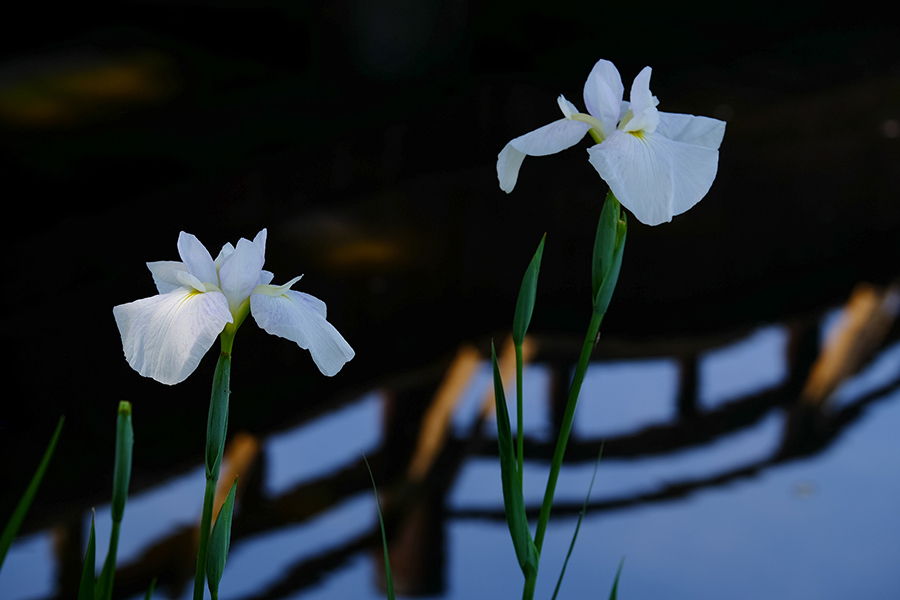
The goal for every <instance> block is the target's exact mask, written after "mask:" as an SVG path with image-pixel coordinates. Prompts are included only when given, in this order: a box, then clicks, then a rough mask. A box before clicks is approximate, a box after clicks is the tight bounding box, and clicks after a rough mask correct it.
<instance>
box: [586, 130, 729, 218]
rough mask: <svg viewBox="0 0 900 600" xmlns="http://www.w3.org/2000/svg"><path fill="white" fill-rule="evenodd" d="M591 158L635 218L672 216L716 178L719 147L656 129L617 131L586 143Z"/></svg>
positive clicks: (697, 200) (699, 196)
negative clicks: (680, 139) (688, 141)
mask: <svg viewBox="0 0 900 600" xmlns="http://www.w3.org/2000/svg"><path fill="white" fill-rule="evenodd" d="M588 153H589V155H590V161H591V164H592V165H594V168H595V169H597V172H598V173H600V177H602V178H603V179H604V180H605V181H606V183H608V184H609V188H610V189H611V190H612V192H613V193H614V194H615V195H616V198H618V199H619V202H621V203H622V205H623V206H625V207H626V208H627V209H629V210H630V211H631V212H632V213H634V216H635V217H637V219H638V220H639V221H641V222H642V223H645V224H647V225H659V224H660V223H665V222H667V221H671V220H672V217H673V216H674V215H678V214H681V213H683V212H684V211H686V210H687V209H689V208H691V207H692V206H694V205H695V204H696V203H697V202H699V201H700V200H701V198H703V196H705V195H706V192H708V191H709V188H710V186H711V185H712V182H713V180H714V179H715V178H716V169H717V168H718V161H719V152H718V151H717V150H713V149H711V148H706V147H703V146H697V145H693V144H685V143H683V142H676V141H672V140H669V139H667V138H665V137H663V136H662V135H660V134H659V133H641V134H638V135H635V134H631V133H626V132H622V131H616V132H615V133H614V134H613V135H611V136H610V137H608V138H607V139H606V140H605V141H604V142H603V143H602V144H597V145H596V146H593V147H591V148H588Z"/></svg>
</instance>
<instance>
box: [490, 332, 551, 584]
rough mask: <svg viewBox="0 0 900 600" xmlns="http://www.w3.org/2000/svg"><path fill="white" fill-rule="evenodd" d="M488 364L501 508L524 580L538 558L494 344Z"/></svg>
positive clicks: (531, 574)
mask: <svg viewBox="0 0 900 600" xmlns="http://www.w3.org/2000/svg"><path fill="white" fill-rule="evenodd" d="M491 361H492V363H493V366H494V403H495V404H496V406H497V445H498V446H499V449H500V479H501V482H502V484H503V505H504V508H505V511H506V522H507V524H508V525H509V534H510V537H512V542H513V547H515V550H516V558H517V559H518V561H519V567H520V568H521V569H522V573H524V574H525V577H526V579H527V578H529V577H534V576H536V575H537V570H538V562H539V560H540V556H539V554H538V551H537V547H536V546H535V545H534V541H533V540H532V539H531V531H530V530H529V529H528V517H527V516H526V515H525V499H524V497H523V495H522V484H521V483H520V482H519V476H518V472H517V469H516V455H515V452H514V451H513V441H512V431H511V430H510V426H509V411H508V410H507V408H506V395H505V394H504V393H503V381H502V380H501V379H500V368H499V367H498V366H497V353H496V351H495V350H494V344H493V343H491Z"/></svg>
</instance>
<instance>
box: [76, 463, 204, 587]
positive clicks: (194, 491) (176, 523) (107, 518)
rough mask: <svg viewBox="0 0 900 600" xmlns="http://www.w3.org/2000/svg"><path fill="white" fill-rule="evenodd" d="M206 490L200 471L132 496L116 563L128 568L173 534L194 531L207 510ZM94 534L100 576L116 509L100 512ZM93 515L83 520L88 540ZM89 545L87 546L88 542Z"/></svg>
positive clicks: (127, 509)
mask: <svg viewBox="0 0 900 600" xmlns="http://www.w3.org/2000/svg"><path fill="white" fill-rule="evenodd" d="M205 486H206V470H205V469H204V467H198V468H196V469H193V470H192V471H190V472H188V473H186V474H185V475H181V476H179V477H175V478H173V479H170V480H169V481H167V482H166V483H165V484H164V485H162V486H159V487H156V488H152V489H150V490H147V491H146V492H143V493H141V494H134V495H129V497H128V503H127V504H126V505H125V517H124V518H123V519H122V529H121V531H120V532H119V546H118V549H117V551H116V562H117V563H118V564H119V565H124V564H127V563H129V562H130V561H133V560H136V559H138V558H140V556H141V554H142V553H143V552H144V551H145V550H146V549H147V547H149V546H150V545H151V544H152V543H153V542H156V541H158V540H159V539H162V538H164V537H166V536H167V535H169V534H171V533H172V532H173V531H175V530H176V529H178V528H180V527H190V526H193V525H195V524H196V523H198V522H199V520H200V511H201V510H202V509H203V490H204V488H205ZM96 515H97V517H96V520H95V523H94V532H95V538H96V544H97V545H96V552H97V564H96V569H97V574H98V575H99V574H100V571H101V570H103V561H104V560H105V559H106V554H107V552H108V551H109V536H110V533H111V532H112V508H111V506H110V505H109V504H105V505H103V506H101V507H100V508H98V509H96ZM91 516H92V515H91V513H90V512H88V513H87V514H86V515H85V516H84V519H83V523H84V525H83V527H84V539H85V540H87V539H88V535H89V534H90V531H91ZM85 545H87V542H86V541H85Z"/></svg>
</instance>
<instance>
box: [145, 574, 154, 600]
mask: <svg viewBox="0 0 900 600" xmlns="http://www.w3.org/2000/svg"><path fill="white" fill-rule="evenodd" d="M155 589H156V577H154V578H153V579H151V580H150V587H148V588H147V595H146V596H144V600H151V599H152V598H153V590H155Z"/></svg>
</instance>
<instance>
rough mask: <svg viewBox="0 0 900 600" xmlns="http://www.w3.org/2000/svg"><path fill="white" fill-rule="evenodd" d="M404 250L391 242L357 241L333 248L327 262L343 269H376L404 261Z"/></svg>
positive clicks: (375, 240)
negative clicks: (376, 267)
mask: <svg viewBox="0 0 900 600" xmlns="http://www.w3.org/2000/svg"><path fill="white" fill-rule="evenodd" d="M405 254H406V252H405V250H404V248H403V247H402V246H401V245H400V244H398V243H396V242H393V241H390V240H377V239H357V240H353V241H351V242H347V243H345V244H339V245H336V246H335V247H333V248H331V249H330V251H329V252H328V254H327V257H326V259H327V261H328V262H329V263H330V264H331V265H332V266H333V267H337V268H341V269H347V268H359V267H375V266H383V265H389V264H396V263H399V262H402V261H404V257H405Z"/></svg>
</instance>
